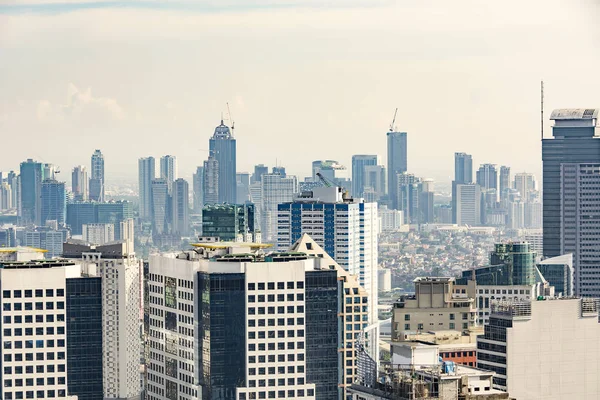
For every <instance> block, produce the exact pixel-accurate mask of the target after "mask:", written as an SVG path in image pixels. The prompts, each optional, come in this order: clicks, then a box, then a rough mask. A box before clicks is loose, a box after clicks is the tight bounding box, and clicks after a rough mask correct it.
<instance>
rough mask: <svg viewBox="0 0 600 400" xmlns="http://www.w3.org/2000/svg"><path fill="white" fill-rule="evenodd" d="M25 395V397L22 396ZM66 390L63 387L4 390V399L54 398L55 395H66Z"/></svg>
mask: <svg viewBox="0 0 600 400" xmlns="http://www.w3.org/2000/svg"><path fill="white" fill-rule="evenodd" d="M23 396H25V397H23ZM66 396H67V391H66V390H65V389H60V390H37V391H35V392H34V391H33V390H29V391H26V392H14V393H11V392H4V400H13V399H44V398H48V399H54V398H56V397H66Z"/></svg>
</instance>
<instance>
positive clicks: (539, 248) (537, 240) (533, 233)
mask: <svg viewBox="0 0 600 400" xmlns="http://www.w3.org/2000/svg"><path fill="white" fill-rule="evenodd" d="M521 232H523V241H525V242H527V243H529V246H530V248H531V250H533V251H535V253H536V254H537V255H538V257H541V256H542V253H543V251H544V250H543V249H544V236H543V235H544V234H543V232H542V229H541V228H540V229H525V230H523V231H521Z"/></svg>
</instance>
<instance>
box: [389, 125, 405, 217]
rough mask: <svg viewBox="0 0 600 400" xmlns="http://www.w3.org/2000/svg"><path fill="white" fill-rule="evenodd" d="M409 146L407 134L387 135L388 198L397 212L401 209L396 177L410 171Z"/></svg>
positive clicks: (393, 133)
mask: <svg viewBox="0 0 600 400" xmlns="http://www.w3.org/2000/svg"><path fill="white" fill-rule="evenodd" d="M407 146H408V145H407V133H406V132H393V131H390V132H388V133H387V153H388V154H387V163H388V197H389V200H390V205H391V206H392V208H393V209H395V210H397V209H398V207H399V205H398V185H397V184H396V183H397V181H396V176H397V175H398V174H401V173H402V172H406V171H407V170H408V161H407V157H408V154H407V153H408V147H407Z"/></svg>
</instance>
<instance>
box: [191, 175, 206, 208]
mask: <svg viewBox="0 0 600 400" xmlns="http://www.w3.org/2000/svg"><path fill="white" fill-rule="evenodd" d="M203 188H204V167H196V173H195V174H194V176H193V178H192V189H193V190H194V195H193V210H194V214H200V213H201V212H202V207H203V206H204V190H203Z"/></svg>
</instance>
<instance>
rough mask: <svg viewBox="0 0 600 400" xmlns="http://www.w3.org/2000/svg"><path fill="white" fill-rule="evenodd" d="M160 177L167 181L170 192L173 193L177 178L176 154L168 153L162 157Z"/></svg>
mask: <svg viewBox="0 0 600 400" xmlns="http://www.w3.org/2000/svg"><path fill="white" fill-rule="evenodd" d="M160 179H164V180H165V181H167V185H169V193H171V189H172V186H173V182H175V180H176V179H177V158H176V157H175V156H169V155H166V156H163V157H161V158H160Z"/></svg>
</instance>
